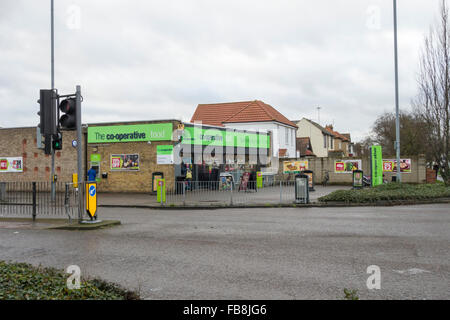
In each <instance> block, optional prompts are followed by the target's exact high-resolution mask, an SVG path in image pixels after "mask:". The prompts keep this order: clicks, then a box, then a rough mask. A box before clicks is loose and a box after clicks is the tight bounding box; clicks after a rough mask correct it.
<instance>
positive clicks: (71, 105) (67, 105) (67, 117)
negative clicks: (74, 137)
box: [59, 98, 77, 130]
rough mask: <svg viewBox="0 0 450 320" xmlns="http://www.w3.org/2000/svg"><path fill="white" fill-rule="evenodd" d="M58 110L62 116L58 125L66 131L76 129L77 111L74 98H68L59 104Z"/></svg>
mask: <svg viewBox="0 0 450 320" xmlns="http://www.w3.org/2000/svg"><path fill="white" fill-rule="evenodd" d="M59 110H60V111H61V112H62V113H63V115H62V116H61V117H60V118H59V124H60V126H61V127H62V128H64V129H67V130H76V129H77V110H76V101H75V99H74V98H68V99H65V100H63V101H61V103H60V104H59Z"/></svg>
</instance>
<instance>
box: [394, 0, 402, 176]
mask: <svg viewBox="0 0 450 320" xmlns="http://www.w3.org/2000/svg"><path fill="white" fill-rule="evenodd" d="M393 1H394V60H395V151H396V153H397V180H396V181H397V182H401V175H400V117H399V107H398V51H397V0H393Z"/></svg>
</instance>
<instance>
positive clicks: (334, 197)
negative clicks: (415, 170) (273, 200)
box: [318, 182, 450, 203]
mask: <svg viewBox="0 0 450 320" xmlns="http://www.w3.org/2000/svg"><path fill="white" fill-rule="evenodd" d="M446 197H450V187H447V186H445V185H444V184H443V183H435V184H417V185H412V184H403V183H395V182H394V183H387V184H382V185H379V186H376V187H371V188H364V189H351V190H337V191H334V192H332V193H330V194H328V195H326V196H323V197H320V198H319V199H318V200H319V201H320V202H347V203H350V202H377V201H393V200H423V199H433V198H446Z"/></svg>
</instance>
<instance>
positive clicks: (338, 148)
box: [325, 124, 353, 157]
mask: <svg viewBox="0 0 450 320" xmlns="http://www.w3.org/2000/svg"><path fill="white" fill-rule="evenodd" d="M325 129H326V130H327V131H328V132H330V133H332V134H333V135H334V148H333V153H334V155H336V156H343V157H349V156H350V155H352V154H353V152H352V151H353V149H352V148H353V147H352V143H351V140H350V133H346V134H341V133H339V132H338V131H335V130H334V128H333V125H331V124H330V125H327V126H326V127H325Z"/></svg>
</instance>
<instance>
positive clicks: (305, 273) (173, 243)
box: [0, 204, 450, 299]
mask: <svg viewBox="0 0 450 320" xmlns="http://www.w3.org/2000/svg"><path fill="white" fill-rule="evenodd" d="M449 209H450V208H449V205H448V204H435V205H418V206H397V207H358V208H301V209H300V208H267V209H218V210H170V211H169V210H146V209H119V208H101V209H100V210H101V211H100V212H99V216H100V219H120V220H121V221H122V225H121V226H118V227H113V228H109V229H103V230H95V231H64V230H42V229H33V228H31V229H30V228H28V229H27V228H22V227H21V226H20V225H18V226H17V228H14V226H13V227H12V228H11V226H10V227H2V226H1V225H0V260H12V261H21V262H30V263H33V264H36V265H37V264H42V265H45V266H54V267H58V268H66V267H67V266H69V265H71V264H76V265H78V266H80V268H81V272H82V275H90V276H97V277H101V278H103V279H105V280H110V281H114V282H118V283H120V284H122V285H124V286H126V287H128V288H130V289H134V290H138V291H140V293H141V296H142V297H143V298H146V299H342V298H343V297H344V294H343V289H344V288H348V289H358V295H359V297H360V298H361V299H449V298H450V210H449ZM369 265H377V266H379V267H380V270H381V289H379V290H376V289H373V290H369V289H368V288H367V286H366V280H367V278H368V277H369V276H370V275H369V274H367V273H366V269H367V267H368V266H369Z"/></svg>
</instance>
